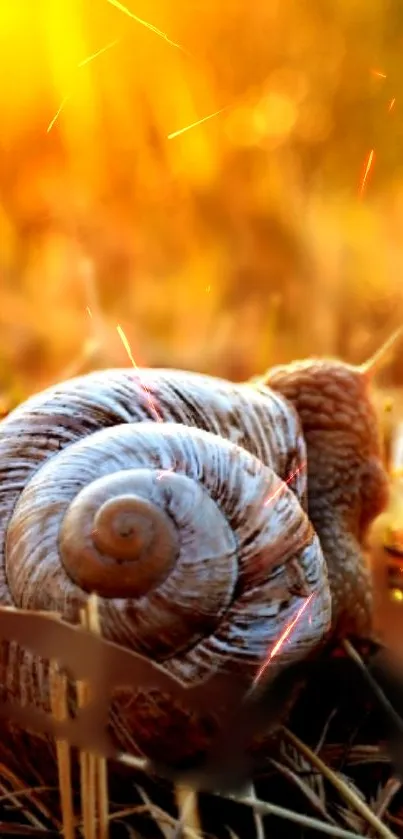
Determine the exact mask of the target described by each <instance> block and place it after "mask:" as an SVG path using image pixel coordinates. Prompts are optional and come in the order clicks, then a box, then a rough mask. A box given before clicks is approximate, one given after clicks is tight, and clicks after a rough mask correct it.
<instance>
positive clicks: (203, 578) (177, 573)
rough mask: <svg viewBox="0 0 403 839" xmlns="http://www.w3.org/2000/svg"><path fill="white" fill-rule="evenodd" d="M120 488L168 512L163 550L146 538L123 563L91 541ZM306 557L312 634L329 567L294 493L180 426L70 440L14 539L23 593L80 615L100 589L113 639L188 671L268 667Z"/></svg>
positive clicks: (12, 553) (32, 489)
mask: <svg viewBox="0 0 403 839" xmlns="http://www.w3.org/2000/svg"><path fill="white" fill-rule="evenodd" d="M150 466H151V467H152V468H150ZM174 468H175V469H176V472H175V473H173V471H172V470H173V469H174ZM279 489H281V492H279V491H278V490H279ZM122 490H123V495H122ZM270 496H272V497H273V501H271V502H270V504H269V505H268V506H265V502H266V500H267V498H270ZM122 497H123V499H126V501H127V499H131V500H133V498H134V499H136V500H138V499H143V501H144V502H145V507H147V508H149V507H150V506H151V509H153V513H155V511H156V510H157V511H158V512H157V516H158V518H159V517H160V516H161V521H162V522H163V527H164V528H166V524H167V522H169V527H168V528H167V529H166V531H165V532H168V533H169V537H170V538H169V545H168V548H169V549H168V550H166V546H163V550H162V552H161V553H160V554H159V555H158V557H157V560H158V561H157V562H155V557H154V556H153V555H152V553H151V554H148V553H147V552H145V554H144V555H141V552H140V555H139V554H138V550H137V547H138V544H136V547H135V550H134V556H133V558H131V559H126V560H125V561H123V562H122V560H121V555H120V554H119V555H118V557H116V556H115V555H114V553H113V550H112V551H111V552H110V554H109V555H108V554H104V553H103V552H102V551H99V548H98V549H97V547H96V545H94V522H95V521H96V519H97V516H99V515H100V513H102V511H105V507H106V505H107V504H108V503H109V502H113V503H115V502H114V499H116V504H117V505H119V504H120V503H121V501H122ZM49 500H50V501H51V503H49ZM148 511H149V509H148ZM108 535H109V537H110V533H109V534H108ZM70 537H71V538H70ZM110 541H111V542H112V541H113V540H110ZM112 547H113V545H112ZM119 547H120V546H119ZM172 548H173V550H172ZM118 553H119V552H118ZM295 557H298V561H299V562H300V563H301V568H302V569H303V572H304V573H305V574H306V577H307V579H308V580H309V581H311V583H312V586H313V589H314V588H315V586H316V587H317V588H318V592H317V593H319V589H320V598H319V601H318V603H317V605H316V608H315V613H316V612H317V616H316V620H315V622H314V624H313V625H312V626H311V628H309V625H307V626H305V627H304V630H303V632H302V630H301V632H302V635H303V636H304V642H306V643H307V645H308V646H309V644H310V642H309V636H311V638H312V641H311V642H312V643H313V642H314V639H316V634H317V632H318V618H319V616H320V615H322V616H323V617H321V618H320V621H321V631H323V629H324V627H325V624H326V620H327V618H328V609H326V594H325V589H326V586H325V585H324V584H323V579H325V572H324V563H323V561H322V557H321V551H320V548H319V542H318V540H317V537H316V536H315V535H314V533H313V531H312V528H311V526H310V524H309V521H308V519H307V517H306V515H305V513H304V512H303V510H302V508H301V507H300V505H299V504H298V501H297V499H296V498H295V496H294V494H293V493H292V491H291V490H289V489H288V488H287V487H286V486H285V485H282V483H281V481H280V479H279V478H278V476H277V475H276V474H275V473H274V472H273V471H272V470H270V469H269V467H265V466H263V465H262V464H261V463H260V462H259V461H258V460H257V459H256V458H254V457H253V456H252V455H250V454H249V453H248V452H246V451H245V450H243V449H240V448H239V447H237V446H235V445H234V444H232V443H230V442H228V441H225V440H223V439H221V438H219V437H217V436H215V435H212V434H210V433H208V432H204V431H201V430H200V429H195V428H192V429H189V428H186V427H184V426H180V425H175V424H167V425H164V426H160V425H158V424H155V423H142V424H134V425H122V426H117V427H115V428H112V429H103V430H101V431H98V432H96V433H95V434H93V435H91V436H90V437H88V438H85V439H84V440H81V441H79V442H77V443H76V444H75V445H73V446H70V447H68V448H67V449H65V450H64V451H62V452H60V453H59V454H58V455H56V456H55V457H53V458H52V459H50V460H49V461H47V462H46V463H45V464H44V465H43V466H42V468H41V469H40V470H39V471H38V472H37V473H36V474H35V475H34V476H33V478H32V479H31V481H30V482H29V483H28V484H27V486H26V488H25V490H24V491H23V493H22V494H21V496H20V498H19V500H18V503H17V505H16V508H15V510H14V513H13V516H12V519H11V521H10V524H9V528H8V539H7V574H8V582H9V587H10V591H11V593H12V598H13V602H14V603H15V604H16V605H18V606H20V607H21V608H30V609H50V608H51V609H56V610H57V611H60V612H61V613H62V614H63V615H64V617H65V618H66V619H68V620H76V619H77V615H78V610H79V609H80V608H81V607H82V606H83V605H84V603H85V600H86V596H87V592H88V591H90V590H92V591H98V593H99V594H100V596H101V598H100V610H101V617H102V621H103V625H104V632H105V633H106V635H107V637H110V638H111V639H112V640H114V641H117V642H119V643H123V644H126V645H128V646H131V647H132V648H135V649H137V650H138V651H140V652H143V653H147V654H149V655H152V656H153V657H155V658H157V659H158V660H168V659H172V661H171V667H173V668H174V670H175V672H176V673H177V674H178V675H181V676H182V677H183V678H184V679H185V680H188V679H190V680H192V679H194V678H195V676H196V675H197V677H198V678H205V677H206V676H207V675H208V674H209V672H211V669H212V668H213V669H214V668H216V667H217V661H218V660H220V661H221V662H224V664H225V666H226V667H227V666H228V664H229V663H230V662H231V660H236V659H238V660H242V659H245V660H249V662H250V663H251V664H252V666H255V667H258V665H259V662H260V663H261V661H262V659H263V658H264V656H265V653H266V652H267V649H268V647H269V646H270V643H274V642H275V640H276V638H277V635H278V634H279V632H280V633H281V629H280V627H281V625H282V623H283V621H285V623H286V622H287V620H289V619H290V618H291V619H292V615H291V612H292V610H293V609H294V608H296V606H297V602H298V600H299V599H300V598H298V597H295V598H293V597H292V595H291V594H289V593H287V592H288V588H287V585H288V584H287V561H289V560H291V559H292V558H295ZM161 558H162V560H163V561H162V562H161V561H160V560H161ZM72 569H73V570H72ZM127 569H129V570H128V571H127ZM120 572H121V577H120V578H119V575H120ZM321 573H322V575H324V576H323V579H322V580H321V576H320V575H321ZM83 580H85V581H86V583H87V584H86V585H85V587H84V586H83V585H82V581H83ZM109 583H110V585H109ZM279 590H282V595H280V596H279V595H278V594H277V596H276V592H278V591H279ZM272 594H274V597H273V596H272ZM324 603H325V608H324V609H323V605H324ZM327 606H328V604H327ZM290 610H291V611H290ZM216 629H217V630H218V631H217V634H216V635H215V634H214V633H215V630H216ZM301 637H302V636H301ZM303 646H304V644H302V648H303ZM183 650H187V651H188V652H186V653H185V654H184V655H183V656H182V657H181V658H180V659H179V658H177V657H178V655H179V653H181V652H182V651H183ZM294 653H295V650H294V647H293V654H294ZM189 668H190V669H189ZM191 671H192V674H191Z"/></svg>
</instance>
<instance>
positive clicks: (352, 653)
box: [342, 639, 403, 734]
mask: <svg viewBox="0 0 403 839" xmlns="http://www.w3.org/2000/svg"><path fill="white" fill-rule="evenodd" d="M342 646H343V647H344V649H345V651H346V653H347V655H348V656H349V657H350V658H351V659H352V660H353V661H354V662H355V664H356V665H357V667H359V669H360V670H361V673H362V675H363V676H364V678H365V680H366V681H367V682H368V684H369V685H370V687H371V688H372V690H373V692H374V694H375V696H376V698H377V700H378V702H379V703H380V705H381V706H382V708H383V709H384V711H386V713H387V714H388V716H389V717H390V719H391V720H393V723H394V724H395V726H396V728H397V730H398V731H399V732H400V734H403V720H402V718H401V717H400V716H399V714H398V713H397V712H396V711H395V709H394V707H393V705H392V704H391V703H390V702H389V699H388V698H387V697H386V696H385V694H384V692H383V690H382V688H381V687H380V685H379V684H378V682H377V681H376V679H374V677H373V675H372V673H371V672H370V671H369V670H368V668H367V667H366V666H365V664H364V662H363V660H362V658H361V656H360V654H359V653H358V652H357V650H356V649H355V648H354V647H353V645H352V644H351V642H350V641H347V640H346V639H344V640H343V641H342Z"/></svg>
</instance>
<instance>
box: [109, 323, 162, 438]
mask: <svg viewBox="0 0 403 839" xmlns="http://www.w3.org/2000/svg"><path fill="white" fill-rule="evenodd" d="M116 330H117V333H118V335H119V338H120V340H121V341H122V344H123V346H124V348H125V350H126V352H127V355H128V356H129V359H130V361H131V363H132V365H133V367H134V369H135V370H137V371H138V370H139V368H138V366H137V364H136V362H135V360H134V358H133V353H132V351H131V347H130V344H129V342H128V340H127V338H126V335H125V333H124V332H123V329H122V327H121V326H119V324H118V325H117V327H116ZM139 383H140V386H141V387H142V389H143V391H144V393H145V394H147V402H148V406H149V408H150V410H151V413H152V414H154V417H155V419H156V420H157V422H164V420H163V419H162V417H161V416H160V414H159V413H158V411H157V408H156V406H155V403H154V400H153V397H152V394H151V393H150V391H149V390H148V388H147V387H146V385H144V384H143V382H142V381H141V378H140V376H139Z"/></svg>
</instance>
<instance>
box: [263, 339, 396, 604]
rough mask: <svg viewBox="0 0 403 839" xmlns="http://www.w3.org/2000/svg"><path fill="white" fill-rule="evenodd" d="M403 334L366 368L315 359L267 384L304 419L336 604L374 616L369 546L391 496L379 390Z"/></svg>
mask: <svg viewBox="0 0 403 839" xmlns="http://www.w3.org/2000/svg"><path fill="white" fill-rule="evenodd" d="M400 335H401V330H399V332H398V333H395V334H394V335H393V336H392V338H390V339H389V340H388V341H387V342H386V344H385V345H384V346H383V347H382V348H381V349H380V350H379V351H378V352H377V353H376V354H375V355H374V356H373V357H372V359H370V360H369V361H368V362H366V363H365V364H363V365H361V366H354V365H351V364H347V363H345V362H342V361H339V360H335V359H324V358H312V359H307V360H304V361H296V362H293V363H291V364H289V365H284V366H279V367H274V368H272V369H271V370H269V371H268V373H267V375H266V376H265V378H264V383H265V385H267V386H269V387H271V388H272V389H273V390H276V391H279V392H280V393H281V394H282V395H283V396H284V397H285V398H286V399H287V400H288V401H290V402H291V403H292V404H293V406H294V408H295V409H296V411H297V413H298V415H299V419H300V422H301V426H302V430H303V434H304V439H305V443H306V446H307V469H308V509H309V517H310V519H311V521H312V523H313V525H314V527H315V529H316V531H317V533H318V535H319V538H320V541H321V545H322V549H323V551H324V554H325V558H326V561H327V565H328V570H329V579H330V585H331V588H332V596H333V603H334V602H335V600H337V599H338V601H339V603H346V602H347V600H348V599H349V598H350V601H351V603H350V606H351V609H353V610H355V605H354V604H355V602H356V601H357V598H358V599H360V598H361V601H362V603H363V604H364V605H363V610H364V611H365V610H367V611H368V603H369V598H370V594H369V592H370V583H369V580H368V574H369V571H368V569H367V566H366V563H365V561H364V558H363V547H364V546H365V544H366V539H367V533H368V530H369V527H370V526H371V524H372V522H373V521H374V519H375V518H376V517H377V516H378V515H379V514H380V513H381V512H382V510H383V509H384V508H385V507H386V505H387V501H388V494H389V492H388V489H389V482H388V477H387V473H386V468H385V466H384V457H383V443H382V436H381V429H380V422H379V416H378V411H377V408H376V406H375V403H374V401H373V396H372V383H373V380H374V376H375V374H376V372H377V371H378V370H379V368H380V367H381V365H383V364H384V362H385V359H386V356H387V353H388V352H389V350H390V349H391V346H392V344H394V343H395V342H396V340H397V338H398V337H400ZM360 575H361V576H360ZM359 578H360V580H361V583H360V584H361V595H358V594H357V585H358V582H357V580H358V579H359Z"/></svg>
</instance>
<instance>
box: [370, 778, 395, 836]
mask: <svg viewBox="0 0 403 839" xmlns="http://www.w3.org/2000/svg"><path fill="white" fill-rule="evenodd" d="M401 786H402V783H401V781H399V779H398V778H389V780H388V781H387V782H386V784H385V786H384V788H383V790H382V792H381V794H380V795H379V796H378V801H377V802H376V804H375V805H374V812H375V813H376V815H377V816H378V818H383V816H384V815H385V813H386V810H387V809H388V807H389V804H390V803H391V801H392V800H393V798H394V797H395V795H397V793H398V792H399V790H400V789H401ZM365 835H366V836H368V837H370V836H371V837H372V836H373V835H374V834H373V831H372V828H371V827H370V828H369V829H368V830H367V831H366V833H365Z"/></svg>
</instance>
